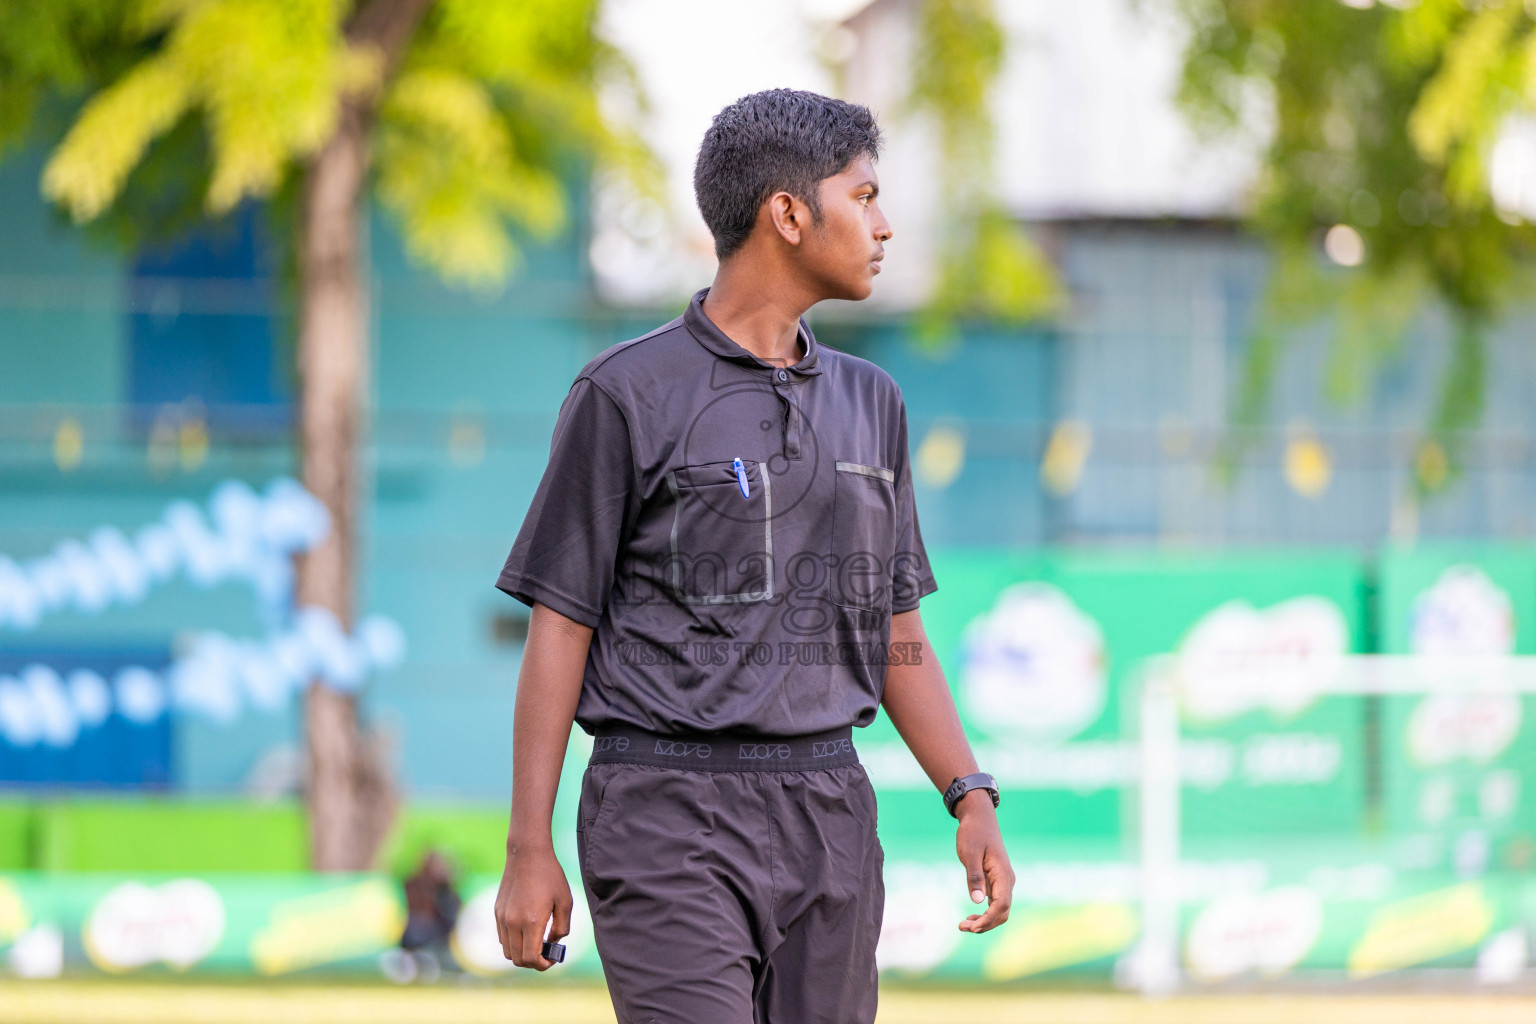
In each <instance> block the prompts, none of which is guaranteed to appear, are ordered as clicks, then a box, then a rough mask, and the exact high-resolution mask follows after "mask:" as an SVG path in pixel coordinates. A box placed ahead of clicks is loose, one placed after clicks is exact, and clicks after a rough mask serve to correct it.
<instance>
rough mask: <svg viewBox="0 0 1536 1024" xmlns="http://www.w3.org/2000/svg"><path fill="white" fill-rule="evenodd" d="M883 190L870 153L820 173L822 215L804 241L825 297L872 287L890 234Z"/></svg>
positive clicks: (860, 293)
mask: <svg viewBox="0 0 1536 1024" xmlns="http://www.w3.org/2000/svg"><path fill="white" fill-rule="evenodd" d="M879 194H880V180H879V178H877V177H876V176H875V165H874V162H873V161H872V160H870V158H869V157H868V156H867V155H865V156H860V157H858V158H857V159H855V160H854V161H853V162H852V163H850V164H849V165H848V166H847V167H845V168H844V169H843V170H842V171H840V172H838V173H837V174H834V175H832V176H831V177H830V178H824V179H822V181H821V192H820V199H821V216H820V217H819V218H817V219H816V220H815V221H814V222H813V223H812V225H811V230H810V231H808V232H806V233H805V235H804V236H803V238H802V240H801V243H800V244H801V252H802V259H803V261H804V263H803V265H804V267H805V269H806V270H807V271H809V272H810V274H811V275H812V277H813V279H814V280H815V281H816V283H817V285H818V290H819V291H821V292H822V293H823V294H822V298H828V299H867V298H869V293H870V292H871V291H873V290H874V281H875V275H876V274H878V273H880V261H881V260H883V259H884V258H885V242H886V240H887V239H889V238H890V237H891V225H890V223H889V222H888V221H887V220H886V219H885V214H884V213H882V212H881V210H880V205H879V202H878V201H877V197H878V196H879Z"/></svg>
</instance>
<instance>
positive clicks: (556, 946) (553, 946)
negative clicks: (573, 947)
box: [542, 942, 565, 964]
mask: <svg viewBox="0 0 1536 1024" xmlns="http://www.w3.org/2000/svg"><path fill="white" fill-rule="evenodd" d="M542 952H543V953H544V959H545V960H552V961H554V962H555V963H557V964H563V963H565V947H564V946H562V945H561V944H560V943H558V942H546V943H544V949H543V951H542Z"/></svg>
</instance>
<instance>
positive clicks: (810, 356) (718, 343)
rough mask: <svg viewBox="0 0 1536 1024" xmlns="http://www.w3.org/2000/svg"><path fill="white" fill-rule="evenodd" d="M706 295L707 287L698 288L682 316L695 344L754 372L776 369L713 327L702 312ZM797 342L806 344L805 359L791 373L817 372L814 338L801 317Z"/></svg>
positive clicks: (806, 373) (809, 374)
mask: <svg viewBox="0 0 1536 1024" xmlns="http://www.w3.org/2000/svg"><path fill="white" fill-rule="evenodd" d="M708 294H709V289H708V288H701V289H699V291H697V292H696V293H694V296H693V299H692V300H691V301H689V303H688V309H687V311H686V312H684V313H683V323H684V324H685V325H687V327H688V332H689V333H690V334H692V335H693V336H694V338H695V339H696V340H697V341H698V343H699V344H700V345H703V346H704V347H705V348H707V349H709V350H710V351H711V352H713V353H714V354H715V355H717V356H719V357H720V358H722V359H729V360H731V361H733V362H737V363H741V364H743V365H745V366H750V367H754V368H757V369H765V370H775V369H778V367H776V366H774V365H773V364H772V363H769V362H765V361H764V360H762V359H759V358H758V357H757V356H755V355H753V354H752V353H751V352H748V351H747V350H746V349H744V348H742V347H741V346H740V345H738V344H736V342H734V341H732V340H731V339H730V338H729V337H728V336H727V335H726V333H725V332H724V331H722V330H721V329H720V328H718V327H716V326H715V323H714V321H713V320H711V319H710V318H709V317H708V315H706V314H705V312H704V296H706V295H708ZM800 341H801V343H802V344H804V345H805V356H804V358H802V359H801V360H800V361H799V362H798V363H795V364H793V365H792V366H790V367H789V370H790V372H791V373H796V374H800V375H802V376H811V375H814V374H818V373H820V372H821V367H820V366H819V365H817V363H818V356H819V351H818V346H817V344H816V335H814V334H812V333H811V328H810V325H809V324H807V323H806V322H805V317H801V318H800Z"/></svg>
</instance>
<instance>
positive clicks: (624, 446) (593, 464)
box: [496, 377, 635, 628]
mask: <svg viewBox="0 0 1536 1024" xmlns="http://www.w3.org/2000/svg"><path fill="white" fill-rule="evenodd" d="M634 496H635V473H634V460H633V458H632V455H631V450H630V438H629V426H628V424H627V423H626V421H625V419H624V413H623V411H622V410H621V409H620V408H619V407H618V405H617V404H615V402H614V400H613V399H612V398H611V397H610V396H609V395H608V393H607V392H605V391H604V390H603V389H602V388H601V387H599V386H598V385H597V384H595V383H593V381H592V380H591V378H589V377H578V378H577V379H576V382H575V383H574V384H572V385H571V390H570V393H569V394H568V395H566V396H565V401H564V402H563V403H561V405H560V414H559V416H558V418H557V419H556V421H555V434H554V438H553V440H552V441H551V442H550V446H549V464H548V465H547V466H546V467H545V468H544V476H543V478H542V479H541V480H540V481H539V486H538V489H537V490H536V491H535V492H534V495H533V504H532V505H530V506H529V508H528V514H527V515H526V516H525V517H524V518H523V525H522V529H521V530H519V531H518V534H517V539H516V540H515V541H514V542H513V544H512V552H511V554H509V555H508V556H507V561H506V564H505V565H504V566H503V567H502V570H501V575H500V576H498V577H497V579H496V586H497V588H498V589H500V590H502V591H505V592H506V593H508V594H511V595H512V596H513V597H515V598H517V599H518V600H519V601H521V602H523V603H524V604H526V605H528V606H529V607H532V606H533V604H534V602H535V601H537V602H538V603H540V604H543V605H547V606H548V607H550V608H553V609H554V610H555V611H557V612H559V613H560V614H561V615H564V616H566V617H567V618H569V619H574V620H575V621H577V622H580V623H582V624H583V625H585V626H590V627H592V628H596V627H597V624H598V622H599V621H600V620H601V619H602V616H603V611H604V609H605V608H606V607H607V603H608V594H609V591H610V590H611V589H612V587H613V579H614V569H615V565H616V564H617V563H618V560H619V552H620V547H621V546H622V544H623V541H624V534H625V530H626V528H627V527H626V523H627V521H628V520H629V509H630V503H631V501H632V500H633V498H634Z"/></svg>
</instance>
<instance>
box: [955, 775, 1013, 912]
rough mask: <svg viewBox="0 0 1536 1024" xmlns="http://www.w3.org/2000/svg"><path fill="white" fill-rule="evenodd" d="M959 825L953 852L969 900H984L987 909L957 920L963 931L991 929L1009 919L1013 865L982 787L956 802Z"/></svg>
mask: <svg viewBox="0 0 1536 1024" xmlns="http://www.w3.org/2000/svg"><path fill="white" fill-rule="evenodd" d="M955 811H956V813H957V814H959V816H960V827H959V828H958V829H957V830H956V832H955V853H956V854H957V855H959V857H960V863H961V864H963V865H965V875H966V884H967V885H968V886H969V887H970V893H971V902H972V903H980V902H982V901H983V900H986V901H987V909H986V910H985V911H983V912H982V913H980V914H971V915H969V916H967V917H966V919H965V920H964V921H961V922H960V930H961V931H963V932H974V933H977V934H979V933H981V932H985V931H991V930H992V929H993V928H996V927H997V926H998V925H1000V924H1002V923H1003V922H1004V921H1006V920H1008V909H1009V907H1011V906H1012V905H1013V881H1014V876H1013V865H1012V864H1010V863H1008V851H1007V850H1005V849H1003V834H1002V832H1001V831H1000V830H999V829H998V827H997V811H996V810H994V809H993V807H992V800H991V798H990V797H989V796H988V795H987V793H986V791H985V790H973V791H971V792H970V793H967V794H966V795H965V796H963V797H961V798H960V802H959V803H958V804H956V805H955Z"/></svg>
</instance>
